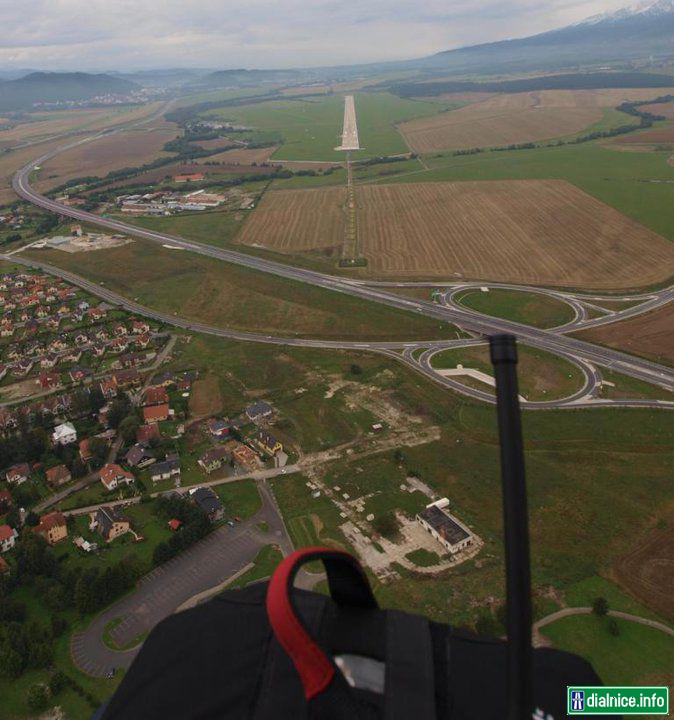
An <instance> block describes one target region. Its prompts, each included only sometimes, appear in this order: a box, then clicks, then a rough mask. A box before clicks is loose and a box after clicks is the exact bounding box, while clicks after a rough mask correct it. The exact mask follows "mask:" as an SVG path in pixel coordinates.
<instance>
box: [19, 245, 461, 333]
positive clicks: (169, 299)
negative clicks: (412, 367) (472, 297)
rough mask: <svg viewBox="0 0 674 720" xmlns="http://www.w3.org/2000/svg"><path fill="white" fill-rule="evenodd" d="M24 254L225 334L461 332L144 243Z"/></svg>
mask: <svg viewBox="0 0 674 720" xmlns="http://www.w3.org/2000/svg"><path fill="white" fill-rule="evenodd" d="M26 255H28V256H30V257H34V258H36V259H38V260H43V261H47V262H50V263H53V264H54V265H57V266H58V267H62V268H65V269H67V270H71V271H73V272H76V273H78V274H79V275H83V276H84V277H86V278H88V279H90V280H94V281H95V282H98V283H101V284H104V285H106V286H107V287H108V288H110V289H114V291H115V292H118V293H120V294H122V295H125V296H126V297H130V298H134V299H137V300H138V301H140V302H141V303H143V304H145V305H147V306H149V307H152V308H156V309H157V310H161V311H163V312H167V313H172V314H174V315H179V316H181V317H186V318H190V319H194V320H199V321H202V322H205V323H209V324H212V325H215V326H219V327H224V328H230V329H241V330H247V331H251V332H255V331H258V332H263V333H269V334H278V335H282V336H285V337H324V338H353V339H357V340H359V341H362V340H367V339H371V340H376V339H381V340H384V339H400V340H412V339H429V338H435V337H448V336H455V333H456V328H454V327H453V326H452V325H449V324H448V323H440V322H438V321H435V320H430V319H427V318H423V317H419V316H417V315H416V313H415V314H413V313H407V312H399V311H396V310H392V309H389V308H387V307H384V306H383V305H380V304H377V303H371V302H363V301H361V300H358V299H357V298H351V297H348V296H347V295H343V294H341V293H333V292H330V291H326V290H323V289H321V288H317V287H313V286H311V285H307V284H304V283H300V282H296V281H292V280H285V279H283V278H277V277H275V276H273V275H270V274H267V273H260V272H256V271H253V270H248V269H246V268H243V267H238V266H236V265H231V264H228V263H225V262H222V261H219V260H214V259H210V258H208V257H205V256H202V255H197V254H193V253H189V252H185V251H180V250H168V249H165V248H163V247H160V246H159V245H157V244H155V243H150V242H145V241H135V242H133V243H131V244H128V245H124V246H122V247H118V248H113V249H110V250H98V251H96V252H89V253H78V254H71V253H64V252H60V251H59V250H30V251H28V252H27V253H26ZM119 268H124V272H123V273H122V272H120V270H119Z"/></svg>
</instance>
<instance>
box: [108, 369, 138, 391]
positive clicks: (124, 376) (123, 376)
mask: <svg viewBox="0 0 674 720" xmlns="http://www.w3.org/2000/svg"><path fill="white" fill-rule="evenodd" d="M113 377H114V378H115V382H116V383H117V387H119V388H122V389H123V390H128V389H129V388H132V387H138V386H139V385H140V383H141V377H140V373H139V372H138V370H136V369H135V368H131V369H129V370H118V371H117V372H115V373H114V374H113Z"/></svg>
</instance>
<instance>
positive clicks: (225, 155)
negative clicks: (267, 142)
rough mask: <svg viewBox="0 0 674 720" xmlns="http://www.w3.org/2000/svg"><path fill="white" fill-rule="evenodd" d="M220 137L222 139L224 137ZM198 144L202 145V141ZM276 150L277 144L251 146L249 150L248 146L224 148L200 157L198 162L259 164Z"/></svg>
mask: <svg viewBox="0 0 674 720" xmlns="http://www.w3.org/2000/svg"><path fill="white" fill-rule="evenodd" d="M222 139H223V140H224V138H222ZM199 144H200V145H203V143H199ZM276 150H278V145H272V146H271V147H264V148H251V149H250V150H249V149H248V148H239V149H235V150H225V152H221V153H217V154H216V155H209V156H208V157H205V158H201V160H199V161H198V162H201V163H205V162H217V163H225V164H230V165H251V164H252V163H257V164H258V165H259V164H260V163H264V162H267V161H268V160H269V158H270V157H271V156H272V155H273V154H274V153H275V152H276Z"/></svg>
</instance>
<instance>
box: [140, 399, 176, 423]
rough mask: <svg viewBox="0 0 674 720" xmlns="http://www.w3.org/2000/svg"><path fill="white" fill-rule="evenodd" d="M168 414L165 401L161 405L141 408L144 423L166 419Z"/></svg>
mask: <svg viewBox="0 0 674 720" xmlns="http://www.w3.org/2000/svg"><path fill="white" fill-rule="evenodd" d="M169 414H170V413H169V406H168V405H167V404H166V403H164V404H163V405H150V406H148V407H144V408H143V419H144V420H145V422H146V423H153V422H162V421H163V420H168V418H169Z"/></svg>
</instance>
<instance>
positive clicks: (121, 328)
mask: <svg viewBox="0 0 674 720" xmlns="http://www.w3.org/2000/svg"><path fill="white" fill-rule="evenodd" d="M112 332H113V333H114V334H115V335H118V336H121V335H127V334H128V332H129V331H128V330H127V329H126V325H124V323H115V324H114V325H113V328H112Z"/></svg>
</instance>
